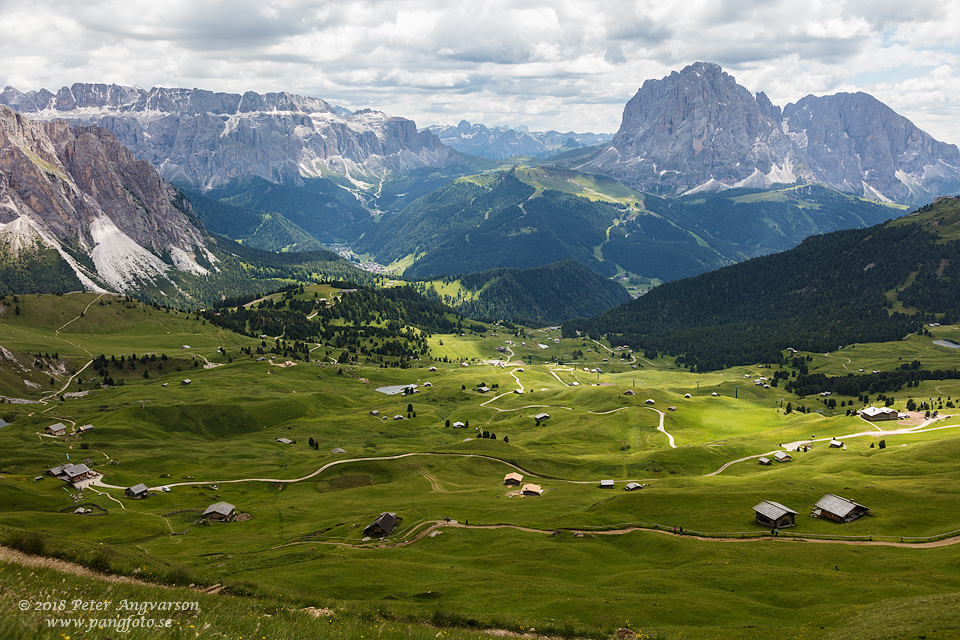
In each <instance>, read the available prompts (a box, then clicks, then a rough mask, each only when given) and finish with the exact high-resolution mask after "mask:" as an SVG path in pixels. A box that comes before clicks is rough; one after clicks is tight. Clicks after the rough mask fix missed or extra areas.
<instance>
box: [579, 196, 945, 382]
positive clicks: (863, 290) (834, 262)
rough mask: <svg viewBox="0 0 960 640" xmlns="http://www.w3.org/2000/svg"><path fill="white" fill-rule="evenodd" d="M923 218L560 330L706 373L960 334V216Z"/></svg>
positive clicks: (934, 210)
mask: <svg viewBox="0 0 960 640" xmlns="http://www.w3.org/2000/svg"><path fill="white" fill-rule="evenodd" d="M925 209H926V210H924V211H921V212H917V213H915V214H911V216H909V217H907V218H905V219H901V220H898V221H895V222H892V223H887V224H885V225H877V226H874V227H870V228H868V229H856V230H849V231H839V232H835V233H830V234H826V235H822V236H815V237H811V238H808V239H807V240H806V241H804V242H803V243H801V244H800V246H798V247H796V248H795V249H792V250H790V251H787V252H784V253H780V254H775V255H771V256H765V257H761V258H754V259H752V260H748V261H746V262H742V263H740V264H736V265H733V266H730V267H725V268H723V269H719V270H717V271H714V272H711V273H706V274H703V275H701V276H698V277H696V278H689V279H686V280H680V281H675V282H671V283H668V284H665V285H663V286H660V287H657V288H656V289H654V290H653V291H651V292H650V293H649V294H647V295H645V296H643V297H641V298H639V299H637V300H633V301H631V302H628V303H626V304H624V305H621V306H619V307H617V308H615V309H611V310H610V311H608V312H606V313H604V314H601V315H600V316H597V317H596V318H592V319H590V320H575V321H570V322H567V323H564V325H563V328H564V334H565V335H575V333H576V331H581V332H586V333H589V334H590V335H591V336H593V337H599V336H600V335H603V334H606V335H607V338H608V340H610V342H611V343H612V344H629V345H630V346H631V347H633V348H634V349H637V350H643V351H647V352H658V353H661V354H669V355H670V356H677V362H678V363H682V364H684V365H686V366H690V367H696V368H697V370H700V371H708V370H714V369H718V368H722V367H724V366H730V365H736V364H748V363H755V362H776V361H778V360H779V359H780V357H781V356H780V351H781V350H782V349H785V348H787V347H793V348H796V349H801V350H807V351H832V350H834V349H836V348H838V347H840V346H842V345H847V344H851V343H854V342H880V341H887V340H899V339H901V338H902V337H903V336H905V335H907V334H908V333H911V332H914V331H916V330H917V329H918V328H919V326H920V325H921V323H922V322H924V321H932V320H933V319H934V318H936V319H937V320H938V321H940V322H944V323H951V322H956V321H957V320H960V241H958V240H957V239H956V238H955V237H954V236H953V235H952V234H953V233H954V231H953V230H954V229H955V226H956V225H955V223H956V222H958V221H960V220H956V218H958V217H960V214H958V209H960V205H958V201H957V200H956V199H949V200H947V201H944V202H941V203H939V204H937V205H935V206H932V207H928V208H925ZM905 307H906V308H905ZM914 310H916V312H915V313H914V312H913V311H914ZM935 314H936V315H935Z"/></svg>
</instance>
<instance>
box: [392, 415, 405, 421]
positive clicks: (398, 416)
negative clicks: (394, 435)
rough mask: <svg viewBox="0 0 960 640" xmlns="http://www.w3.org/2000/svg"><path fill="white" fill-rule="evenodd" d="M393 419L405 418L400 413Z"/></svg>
mask: <svg viewBox="0 0 960 640" xmlns="http://www.w3.org/2000/svg"><path fill="white" fill-rule="evenodd" d="M393 419H394V420H403V416H402V415H400V414H399V413H398V414H397V415H395V416H393Z"/></svg>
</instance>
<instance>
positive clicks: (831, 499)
mask: <svg viewBox="0 0 960 640" xmlns="http://www.w3.org/2000/svg"><path fill="white" fill-rule="evenodd" d="M869 511H870V509H868V508H867V507H865V506H863V505H862V504H857V503H856V502H854V501H853V500H849V499H847V498H841V497H840V496H836V495H834V494H832V493H828V494H827V495H825V496H823V497H822V498H820V499H819V500H818V501H817V504H816V508H815V509H814V510H813V513H814V515H817V516H820V517H821V518H829V519H830V520H835V521H836V522H850V521H851V520H856V519H857V518H859V517H860V516H862V515H866V514H867V513H868V512H869Z"/></svg>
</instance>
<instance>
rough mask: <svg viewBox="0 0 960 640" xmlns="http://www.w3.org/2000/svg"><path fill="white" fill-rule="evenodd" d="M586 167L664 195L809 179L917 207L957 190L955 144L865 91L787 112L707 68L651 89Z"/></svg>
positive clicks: (959, 175) (815, 100)
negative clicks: (941, 138) (922, 126)
mask: <svg viewBox="0 0 960 640" xmlns="http://www.w3.org/2000/svg"><path fill="white" fill-rule="evenodd" d="M580 166H581V168H584V169H588V170H594V171H598V172H601V173H608V174H609V175H612V176H613V177H615V178H618V179H620V180H622V181H624V182H625V183H627V184H629V185H630V186H633V187H635V188H638V189H641V190H643V191H648V192H651V193H656V194H658V195H676V194H682V193H694V192H697V191H705V190H720V189H726V188H731V187H751V188H766V187H769V186H770V185H772V184H775V183H793V182H796V181H798V180H802V181H805V182H820V183H823V184H826V185H829V186H831V187H833V188H835V189H837V190H839V191H842V192H845V193H851V194H854V195H857V196H862V197H865V198H870V199H876V200H882V201H892V202H901V203H912V204H914V203H924V202H929V201H930V200H932V198H933V197H934V196H936V195H941V194H943V193H947V192H950V191H954V190H956V189H957V188H958V187H960V150H958V149H957V146H956V145H953V144H946V143H943V142H938V141H937V140H934V139H933V138H932V137H931V136H930V135H928V134H927V133H924V132H923V131H921V130H920V129H919V128H917V127H916V126H915V125H914V124H913V123H911V122H910V121H909V120H907V119H906V118H904V117H903V116H900V115H898V114H897V113H895V112H894V111H893V110H892V109H890V108H889V107H887V106H886V105H884V104H883V103H881V102H880V101H878V100H877V99H876V98H873V97H872V96H870V95H868V94H866V93H838V94H836V95H832V96H822V97H817V96H812V95H809V96H807V97H805V98H803V99H802V100H800V101H798V102H796V103H793V104H788V105H787V106H786V107H783V108H782V109H781V108H780V107H778V106H775V105H774V104H772V103H771V101H770V99H769V98H767V96H766V95H765V94H764V93H762V92H761V93H757V94H756V95H754V94H752V93H750V91H748V90H747V89H745V88H744V87H742V86H740V85H739V84H737V83H736V80H735V79H734V78H733V76H731V75H729V74H727V73H725V72H724V71H723V70H722V69H721V68H720V67H719V66H717V65H715V64H710V63H704V62H698V63H696V64H693V65H690V66H688V67H686V68H685V69H683V70H682V71H680V72H674V73H672V74H670V75H669V76H667V77H666V78H663V79H661V80H647V81H646V82H644V83H643V86H642V87H641V88H640V90H639V91H638V92H637V93H636V95H635V96H634V97H633V98H631V99H630V101H629V102H628V103H627V104H626V106H625V107H624V110H623V120H622V122H621V125H620V129H619V130H618V131H617V133H616V135H615V136H614V138H613V140H612V141H611V142H610V144H609V145H607V146H606V147H604V149H603V150H602V151H600V152H598V153H596V154H594V156H593V157H592V158H589V159H588V160H587V161H586V162H583V163H582V164H581V165H580Z"/></svg>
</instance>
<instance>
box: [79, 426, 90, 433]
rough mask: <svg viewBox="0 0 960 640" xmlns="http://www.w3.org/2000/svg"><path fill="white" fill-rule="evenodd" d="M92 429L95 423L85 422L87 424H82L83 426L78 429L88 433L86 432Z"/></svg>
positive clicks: (80, 431)
mask: <svg viewBox="0 0 960 640" xmlns="http://www.w3.org/2000/svg"><path fill="white" fill-rule="evenodd" d="M92 429H93V425H92V424H85V425H83V426H81V427H77V431H78V432H79V433H86V432H88V431H91V430H92Z"/></svg>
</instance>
